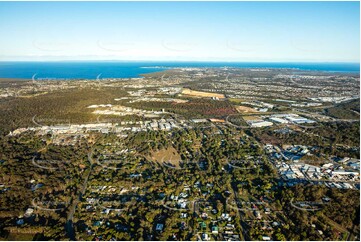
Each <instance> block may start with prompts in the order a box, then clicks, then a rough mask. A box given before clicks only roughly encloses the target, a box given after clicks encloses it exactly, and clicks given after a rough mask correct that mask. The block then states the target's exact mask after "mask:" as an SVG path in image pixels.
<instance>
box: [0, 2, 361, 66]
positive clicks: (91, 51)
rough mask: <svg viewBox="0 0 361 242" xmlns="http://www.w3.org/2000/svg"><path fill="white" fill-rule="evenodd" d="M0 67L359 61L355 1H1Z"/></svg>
mask: <svg viewBox="0 0 361 242" xmlns="http://www.w3.org/2000/svg"><path fill="white" fill-rule="evenodd" d="M0 36H1V38H0V60H190V61H193V60H200V61H305V62H307V61H310V62H319V61H327V62H344V61H347V62H359V59H360V37H359V36H360V5H359V2H105V3H104V2H0Z"/></svg>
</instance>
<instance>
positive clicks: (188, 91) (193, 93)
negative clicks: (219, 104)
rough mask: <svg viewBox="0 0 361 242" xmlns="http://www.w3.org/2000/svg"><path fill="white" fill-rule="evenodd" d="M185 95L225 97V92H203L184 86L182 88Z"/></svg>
mask: <svg viewBox="0 0 361 242" xmlns="http://www.w3.org/2000/svg"><path fill="white" fill-rule="evenodd" d="M182 94H183V95H188V96H195V97H217V98H225V96H224V95H223V94H220V93H212V92H201V91H194V90H191V89H189V88H184V89H183V90H182Z"/></svg>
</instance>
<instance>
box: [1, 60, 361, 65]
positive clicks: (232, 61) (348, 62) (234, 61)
mask: <svg viewBox="0 0 361 242" xmlns="http://www.w3.org/2000/svg"><path fill="white" fill-rule="evenodd" d="M0 62H215V63H217V62H218V63H220V62H221V63H334V64H336V63H339V64H343V63H345V64H359V65H360V61H321V60H319V61H317V60H316V61H306V60H303V61H301V60H299V61H296V60H280V61H279V60H277V61H241V60H240V61H238V60H231V61H227V60H149V59H144V60H141V59H140V60H107V59H104V60H97V59H90V60H81V59H76V60H0Z"/></svg>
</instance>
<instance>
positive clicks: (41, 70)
mask: <svg viewBox="0 0 361 242" xmlns="http://www.w3.org/2000/svg"><path fill="white" fill-rule="evenodd" d="M174 67H238V68H295V69H299V70H312V71H326V72H350V73H359V72H360V66H359V64H358V63H295V62H268V63H267V62H165V61H162V62H160V61H159V62H157V61H49V62H10V61H8V62H5V61H4V62H0V78H21V79H22V78H25V79H30V78H32V77H33V76H36V78H37V79H41V78H46V79H48V78H49V79H97V78H135V77H140V75H141V74H145V73H152V72H157V71H162V70H165V69H169V68H174Z"/></svg>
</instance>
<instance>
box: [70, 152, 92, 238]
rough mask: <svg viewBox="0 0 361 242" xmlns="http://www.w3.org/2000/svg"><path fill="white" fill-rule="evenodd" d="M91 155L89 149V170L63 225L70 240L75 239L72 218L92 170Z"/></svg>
mask: <svg viewBox="0 0 361 242" xmlns="http://www.w3.org/2000/svg"><path fill="white" fill-rule="evenodd" d="M92 155H93V151H90V152H89V153H88V160H89V162H90V164H91V165H90V168H89V172H88V174H87V175H86V177H85V179H84V182H83V186H82V189H81V191H80V192H79V194H78V196H77V198H76V199H74V201H73V203H72V205H71V207H70V209H69V213H68V217H67V222H66V225H65V230H66V233H67V235H68V237H69V239H70V240H76V239H75V230H74V226H73V218H74V213H75V211H76V207H77V205H78V203H79V202H80V200H81V199H82V196H83V194H84V193H85V191H86V188H87V185H88V180H89V176H90V174H91V172H92V170H93V166H94V161H93V158H92Z"/></svg>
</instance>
